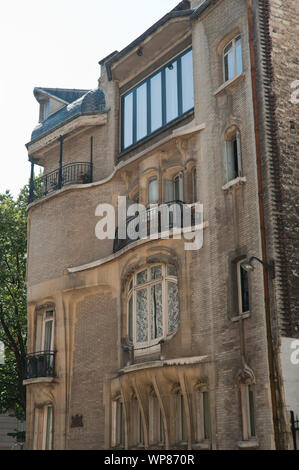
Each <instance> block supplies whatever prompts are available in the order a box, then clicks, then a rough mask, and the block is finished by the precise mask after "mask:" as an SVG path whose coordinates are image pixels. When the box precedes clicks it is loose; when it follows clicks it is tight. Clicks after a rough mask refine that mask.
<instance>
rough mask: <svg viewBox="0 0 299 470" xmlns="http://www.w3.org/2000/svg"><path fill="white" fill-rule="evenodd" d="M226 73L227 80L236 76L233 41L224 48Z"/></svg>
mask: <svg viewBox="0 0 299 470" xmlns="http://www.w3.org/2000/svg"><path fill="white" fill-rule="evenodd" d="M224 74H225V77H224V78H225V80H230V79H231V78H233V76H234V55H233V47H232V43H230V44H229V45H228V46H227V47H226V48H225V50H224Z"/></svg>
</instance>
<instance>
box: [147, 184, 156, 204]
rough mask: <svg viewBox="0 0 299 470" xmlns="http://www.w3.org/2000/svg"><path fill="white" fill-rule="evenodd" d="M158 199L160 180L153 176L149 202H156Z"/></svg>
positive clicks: (149, 189) (149, 188)
mask: <svg viewBox="0 0 299 470" xmlns="http://www.w3.org/2000/svg"><path fill="white" fill-rule="evenodd" d="M157 201H158V180H157V178H153V179H151V180H150V182H149V184H148V203H149V204H151V203H154V202H157Z"/></svg>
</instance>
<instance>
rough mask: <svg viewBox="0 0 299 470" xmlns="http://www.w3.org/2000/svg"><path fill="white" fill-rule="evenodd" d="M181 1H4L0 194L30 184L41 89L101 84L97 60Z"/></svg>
mask: <svg viewBox="0 0 299 470" xmlns="http://www.w3.org/2000/svg"><path fill="white" fill-rule="evenodd" d="M178 3H179V0H110V1H109V0H108V1H107V0H0V44H1V46H0V137H1V144H0V193H3V192H4V191H5V190H6V189H9V190H10V191H11V193H12V194H13V195H14V196H17V194H18V192H19V190H20V189H21V188H22V187H23V186H24V184H26V183H27V182H28V178H29V176H30V164H29V163H28V156H27V150H26V147H25V144H26V143H27V142H29V141H30V136H31V132H32V130H33V128H34V127H35V126H36V124H37V122H38V103H37V101H36V100H35V98H34V96H33V88H34V87H35V86H40V87H51V88H84V89H89V88H90V89H92V88H96V87H97V80H98V78H99V75H100V66H99V65H98V61H99V60H101V59H103V58H104V57H105V56H107V55H108V54H110V53H111V52H113V51H115V50H121V49H123V48H124V47H125V46H127V45H128V44H129V43H130V42H131V41H133V40H134V39H136V38H137V37H138V36H139V35H140V34H142V33H143V32H144V31H145V30H146V29H147V28H149V27H150V26H151V25H152V24H153V23H155V22H156V21H157V20H159V19H160V18H161V17H162V16H163V15H164V14H165V13H167V12H168V11H169V10H171V9H172V8H173V7H174V6H175V5H177V4H178Z"/></svg>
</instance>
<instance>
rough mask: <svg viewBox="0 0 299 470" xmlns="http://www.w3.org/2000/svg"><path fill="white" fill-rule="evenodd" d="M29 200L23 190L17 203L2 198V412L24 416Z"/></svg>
mask: <svg viewBox="0 0 299 470" xmlns="http://www.w3.org/2000/svg"><path fill="white" fill-rule="evenodd" d="M27 200H28V188H27V187H24V188H23V189H22V191H21V192H20V195H19V197H18V198H17V200H14V198H13V197H12V196H11V194H10V193H9V192H8V191H7V192H6V193H4V194H0V341H2V342H3V343H4V346H5V362H4V364H0V412H2V411H5V410H13V411H14V412H15V413H16V414H17V415H20V414H24V413H25V402H26V399H25V387H24V386H23V380H24V375H25V359H26V330H27V305H26V286H25V281H26V252H27V213H26V211H27Z"/></svg>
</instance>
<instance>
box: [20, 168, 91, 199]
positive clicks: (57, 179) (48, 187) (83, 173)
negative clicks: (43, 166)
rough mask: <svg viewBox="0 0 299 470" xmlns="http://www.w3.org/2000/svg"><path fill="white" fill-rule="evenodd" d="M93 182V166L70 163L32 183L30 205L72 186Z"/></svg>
mask: <svg viewBox="0 0 299 470" xmlns="http://www.w3.org/2000/svg"><path fill="white" fill-rule="evenodd" d="M91 182H92V164H91V163H89V162H78V163H69V164H67V165H64V166H62V167H61V168H58V169H57V170H54V171H52V172H51V173H48V174H46V175H42V176H40V177H39V178H35V179H34V180H33V181H31V182H30V188H29V203H31V202H33V201H36V200H37V199H40V198H41V197H43V196H47V194H50V193H52V192H54V191H57V190H58V189H61V188H62V187H64V186H67V185H70V184H87V183H91Z"/></svg>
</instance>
